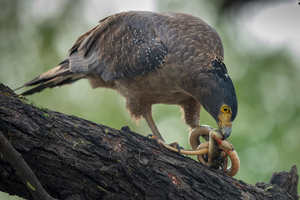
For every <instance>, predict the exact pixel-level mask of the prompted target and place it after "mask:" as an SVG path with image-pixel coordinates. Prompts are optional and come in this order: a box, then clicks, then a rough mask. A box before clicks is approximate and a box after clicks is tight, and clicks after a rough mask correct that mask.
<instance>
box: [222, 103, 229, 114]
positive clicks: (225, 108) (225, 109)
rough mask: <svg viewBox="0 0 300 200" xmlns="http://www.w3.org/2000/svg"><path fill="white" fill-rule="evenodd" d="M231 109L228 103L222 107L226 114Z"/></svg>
mask: <svg viewBox="0 0 300 200" xmlns="http://www.w3.org/2000/svg"><path fill="white" fill-rule="evenodd" d="M230 111H231V110H230V107H229V106H227V105H224V106H222V107H221V112H222V113H224V114H226V113H229V112H230Z"/></svg>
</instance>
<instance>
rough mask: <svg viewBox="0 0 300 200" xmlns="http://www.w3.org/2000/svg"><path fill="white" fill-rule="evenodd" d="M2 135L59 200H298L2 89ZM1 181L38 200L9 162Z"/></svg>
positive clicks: (1, 164)
mask: <svg viewBox="0 0 300 200" xmlns="http://www.w3.org/2000/svg"><path fill="white" fill-rule="evenodd" d="M0 131H2V132H3V133H4V135H5V136H6V137H7V139H8V141H9V142H10V143H11V144H12V146H13V147H14V148H15V149H16V150H17V151H18V152H19V153H20V154H21V155H22V157H23V158H24V160H25V161H26V162H27V164H28V165H29V167H30V168H31V169H32V171H33V172H34V173H35V175H36V177H37V178H38V179H39V181H40V182H41V184H42V186H43V187H44V188H45V190H46V191H47V192H48V193H49V194H50V195H51V196H52V197H54V198H58V199H68V198H70V199H133V198H135V199H197V198H198V199H201V198H202V199H205V198H208V199H220V196H222V199H280V198H283V199H293V198H292V196H290V195H289V194H288V193H287V191H286V190H284V189H281V188H279V187H278V186H277V185H271V184H269V183H257V184H256V185H255V186H253V185H250V184H247V183H244V182H243V181H239V180H236V179H234V178H231V177H228V176H226V175H224V174H223V173H221V172H219V171H216V170H214V169H211V168H208V167H206V166H204V165H202V164H200V163H198V162H196V161H194V160H192V159H190V158H188V157H184V156H182V155H178V154H177V153H174V152H171V151H169V150H167V149H164V148H163V147H161V146H160V145H158V144H157V142H156V141H154V140H151V139H148V138H145V137H143V136H141V135H139V134H136V133H134V132H132V131H130V130H129V129H128V128H126V127H123V128H122V130H115V129H112V128H109V127H106V126H103V125H99V124H95V123H93V122H90V121H86V120H83V119H79V118H77V117H74V116H68V115H65V114H62V113H58V112H53V111H50V110H47V109H44V108H42V107H41V106H39V105H37V104H35V103H32V102H30V101H28V100H26V99H22V98H18V97H17V96H16V95H15V94H14V93H13V92H12V91H11V90H9V89H8V88H6V87H5V86H3V85H2V84H0ZM0 175H1V179H0V190H1V191H4V192H7V193H10V194H14V195H18V196H21V197H23V198H26V199H32V198H33V197H32V196H31V194H30V192H29V190H28V189H27V188H26V186H25V185H24V184H23V183H22V180H21V179H20V177H19V175H18V173H17V172H16V171H15V170H14V169H13V168H12V166H11V165H10V164H9V163H8V162H6V159H5V158H1V159H0ZM296 175H297V174H296ZM294 184H297V183H294ZM271 186H272V187H271ZM296 188H297V185H296Z"/></svg>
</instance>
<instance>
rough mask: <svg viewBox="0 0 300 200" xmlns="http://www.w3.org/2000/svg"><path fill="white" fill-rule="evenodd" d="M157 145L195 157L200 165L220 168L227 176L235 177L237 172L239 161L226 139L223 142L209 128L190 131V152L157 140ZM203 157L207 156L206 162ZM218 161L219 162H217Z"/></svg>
mask: <svg viewBox="0 0 300 200" xmlns="http://www.w3.org/2000/svg"><path fill="white" fill-rule="evenodd" d="M200 136H202V137H203V138H204V139H205V140H206V142H203V143H201V142H200ZM158 143H160V144H161V145H163V146H164V147H166V148H167V149H170V150H172V151H175V152H178V153H181V154H185V155H196V156H197V159H198V161H199V162H200V163H202V164H204V165H206V166H209V167H213V168H219V167H221V169H222V171H223V172H224V173H225V174H227V175H228V176H235V175H236V174H237V172H238V171H239V167H240V160H239V157H238V155H237V152H236V151H235V150H234V147H233V145H232V144H231V143H230V142H229V141H228V140H227V139H226V140H223V134H222V133H221V132H219V131H218V130H215V129H213V128H212V127H210V126H206V125H200V126H197V127H195V128H194V129H192V131H191V132H190V134H189V143H190V146H191V148H192V150H186V149H180V150H179V149H178V148H176V147H175V146H174V144H173V145H168V144H166V143H165V142H163V141H161V140H158ZM176 144H177V143H176ZM173 146H174V147H173ZM220 150H221V151H220ZM203 155H207V161H206V159H204V157H203ZM227 156H228V157H229V158H230V160H231V165H230V166H229V167H227ZM220 158H221V159H220ZM218 160H219V161H221V162H217V161H218ZM220 165H221V166H220Z"/></svg>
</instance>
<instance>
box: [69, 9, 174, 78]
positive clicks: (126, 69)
mask: <svg viewBox="0 0 300 200" xmlns="http://www.w3.org/2000/svg"><path fill="white" fill-rule="evenodd" d="M151 14H153V13H151V12H125V13H119V14H116V15H112V16H109V17H107V18H105V19H103V20H101V21H100V22H99V25H98V26H96V27H95V28H93V29H92V30H90V31H88V32H86V33H85V34H84V35H82V36H81V37H79V38H78V40H77V41H76V43H75V44H74V46H73V47H72V48H71V49H70V54H69V62H70V65H69V69H70V71H71V72H72V73H94V74H96V75H98V76H100V77H102V78H103V79H104V80H105V81H107V80H116V79H120V78H132V77H134V76H136V75H139V74H144V73H146V72H148V71H151V70H154V69H157V68H159V67H160V66H161V64H162V60H163V59H164V57H165V56H166V55H167V53H168V51H167V48H166V47H165V46H164V44H163V43H162V42H161V40H160V39H159V36H158V34H157V33H156V32H155V27H154V23H153V21H152V20H153V18H151V17H149V15H151Z"/></svg>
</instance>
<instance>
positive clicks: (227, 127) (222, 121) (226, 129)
mask: <svg viewBox="0 0 300 200" xmlns="http://www.w3.org/2000/svg"><path fill="white" fill-rule="evenodd" d="M218 118H219V122H218V128H219V131H220V132H221V133H222V134H224V138H223V140H225V139H227V138H228V137H229V136H230V134H231V127H232V122H231V116H229V115H225V114H220V115H219V116H218Z"/></svg>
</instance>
